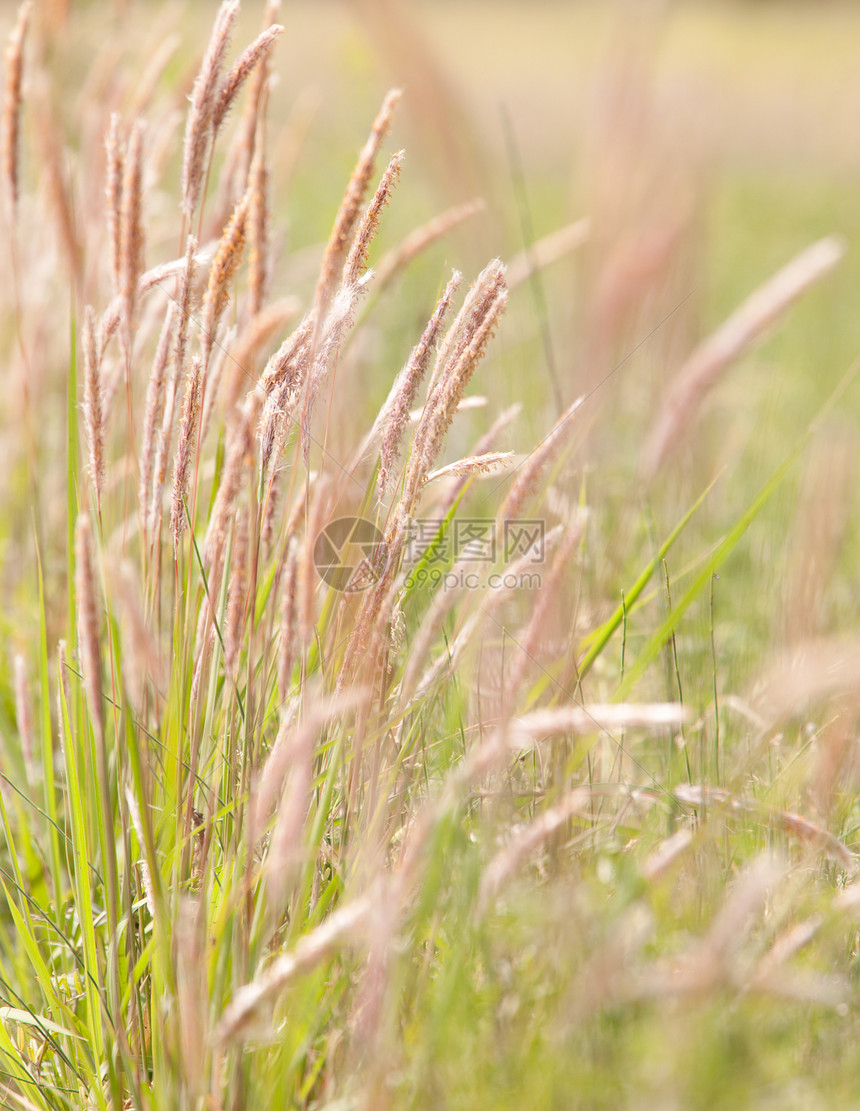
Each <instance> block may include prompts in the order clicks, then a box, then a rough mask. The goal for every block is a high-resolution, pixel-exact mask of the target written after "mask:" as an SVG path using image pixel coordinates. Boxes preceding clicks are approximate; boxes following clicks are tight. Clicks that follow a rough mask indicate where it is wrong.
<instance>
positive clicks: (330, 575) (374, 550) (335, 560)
mask: <svg viewBox="0 0 860 1111" xmlns="http://www.w3.org/2000/svg"><path fill="white" fill-rule="evenodd" d="M385 555H386V546H385V541H384V540H383V538H382V533H381V532H380V530H379V529H378V528H377V527H376V525H375V524H374V523H373V522H372V521H366V520H365V519H364V518H363V517H338V519H337V520H335V521H331V522H330V523H329V524H327V525H326V527H325V528H324V529H323V530H322V531H321V532H320V533H318V535H317V538H316V540H315V541H314V566H315V567H316V569H317V574H318V575H319V577H320V578H321V579H322V580H323V582H325V583H328V585H329V586H330V587H332V589H334V590H339V591H340V592H341V593H343V594H355V593H359V592H360V591H362V590H366V589H367V588H368V587H369V586H371V585H372V584H373V583H374V582H376V580H377V579H378V578H379V574H380V571H381V570H382V568H383V566H384V564H385Z"/></svg>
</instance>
